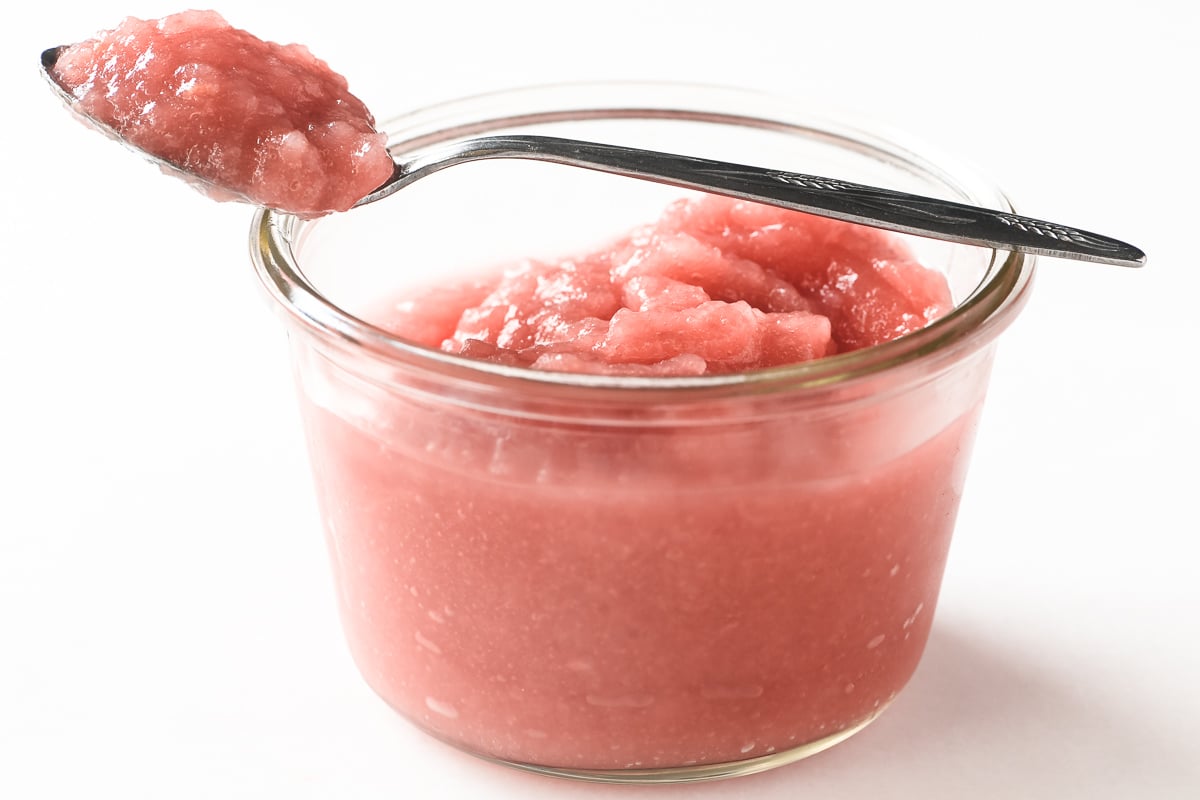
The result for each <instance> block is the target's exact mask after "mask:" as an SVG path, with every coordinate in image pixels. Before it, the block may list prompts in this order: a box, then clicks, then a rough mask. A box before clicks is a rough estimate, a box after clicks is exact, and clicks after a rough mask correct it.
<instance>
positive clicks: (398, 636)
mask: <svg viewBox="0 0 1200 800" xmlns="http://www.w3.org/2000/svg"><path fill="white" fill-rule="evenodd" d="M949 305H950V298H949V294H948V292H947V290H946V284H945V281H944V280H943V279H942V277H941V275H939V274H938V273H935V272H930V271H928V270H925V269H924V268H923V267H921V266H920V265H919V264H918V263H917V262H916V261H914V260H913V258H912V256H911V254H910V253H909V252H908V251H907V250H906V248H905V247H904V246H903V245H902V244H901V243H900V242H899V241H898V240H897V239H896V238H894V237H891V236H888V235H885V234H881V233H878V232H875V231H873V230H870V229H864V228H861V227H857V226H851V225H846V224H843V223H836V222H830V221H827V220H823V219H817V218H813V217H808V216H806V215H801V214H796V213H793V212H785V211H780V210H778V209H774V208H766V207H762V206H755V205H749V204H745V203H737V202H732V201H729V200H724V199H719V198H706V199H703V200H700V201H696V202H681V203H680V204H677V205H675V206H672V207H671V208H670V209H669V210H668V211H667V212H666V213H665V215H664V216H663V217H662V219H661V220H659V222H658V223H657V224H656V225H654V226H650V227H647V228H645V229H642V230H639V231H636V232H634V233H633V234H632V235H630V236H628V237H625V238H623V239H621V240H620V241H618V242H617V243H616V244H615V245H614V246H613V247H612V248H609V249H607V250H604V251H602V252H597V253H592V254H589V255H585V256H582V257H579V258H572V259H567V260H564V261H561V262H559V263H544V264H532V263H530V264H522V265H520V266H518V267H516V268H514V269H511V270H508V271H506V272H505V273H504V274H503V275H499V276H495V277H494V278H491V279H488V280H484V281H481V282H479V283H477V284H472V285H470V286H466V287H460V288H456V289H435V290H431V291H430V292H428V293H425V294H420V295H417V296H416V297H410V298H408V299H407V300H403V301H401V302H398V303H394V304H389V305H388V307H387V308H386V309H385V310H384V311H382V312H380V313H378V314H376V315H375V316H374V321H375V322H376V323H377V324H379V325H381V326H383V327H385V328H388V329H390V330H391V331H393V332H394V333H397V334H400V335H403V336H406V337H409V338H413V339H416V340H419V341H421V342H423V343H425V344H426V345H429V346H436V347H441V348H443V349H445V350H449V351H452V352H455V353H464V354H467V355H470V356H478V357H481V358H486V359H490V360H497V361H500V362H503V363H510V364H516V365H529V366H533V367H544V368H547V369H569V370H581V371H585V372H600V373H611V372H616V373H622V374H629V373H632V374H635V375H643V374H669V375H691V374H699V373H705V372H715V373H722V372H729V371H732V370H746V369H753V368H756V367H764V366H774V365H778V364H781V363H787V362H792V361H802V360H806V359H811V358H816V357H820V356H824V355H826V354H829V353H834V352H844V351H848V350H852V349H856V348H862V347H866V346H870V345H873V344H877V343H879V342H882V341H885V340H887V339H890V338H893V337H896V336H898V335H901V334H904V333H906V332H908V331H912V330H914V329H916V328H919V327H921V326H923V325H925V324H926V323H927V322H928V321H929V320H930V319H932V318H935V317H937V316H938V315H939V314H941V313H943V312H945V311H946V310H947V309H948V308H949ZM298 353H299V354H300V358H301V361H300V365H299V370H298V374H299V375H300V383H301V390H302V397H303V398H304V400H303V409H304V417H305V421H306V428H307V434H308V437H309V442H310V447H311V451H312V456H313V464H314V470H315V473H316V479H317V480H316V484H317V487H318V495H319V499H320V503H321V506H322V509H323V515H324V518H325V520H326V526H327V533H328V537H329V542H330V550H331V553H332V556H333V561H334V565H335V572H336V574H337V577H338V585H339V594H340V600H341V607H342V614H343V618H344V620H345V628H346V631H347V635H348V639H349V641H350V645H351V648H352V651H353V653H354V655H355V658H356V660H357V662H358V664H359V665H360V667H361V669H362V671H363V674H364V675H365V677H366V679H367V680H368V681H369V683H370V684H371V685H372V686H373V687H374V688H375V690H376V691H377V692H378V693H379V694H380V695H381V696H382V697H383V698H385V699H386V700H387V701H388V702H389V703H391V704H392V705H393V706H394V707H396V708H397V709H399V710H400V711H401V712H403V713H404V714H405V715H406V716H408V717H409V718H411V719H412V720H414V721H416V722H417V723H418V724H419V725H421V726H423V727H424V728H426V729H428V730H430V731H431V732H433V733H434V734H436V735H438V736H440V737H442V738H444V739H446V740H448V741H451V742H454V743H456V744H458V745H461V746H463V747H465V748H467V749H470V750H473V751H476V752H481V753H483V754H486V755H488V756H492V757H496V758H501V759H506V760H510V761H515V762H523V763H531V764H541V765H550V766H553V767H559V768H568V769H583V770H587V769H640V768H657V767H680V766H688V765H698V764H713V763H722V762H730V761H739V760H744V759H751V758H755V757H760V756H770V755H773V754H782V753H785V752H786V751H789V750H793V749H795V748H803V747H804V746H806V745H809V744H810V743H813V742H821V741H822V740H826V741H827V740H828V739H829V737H836V736H837V735H838V734H839V733H840V732H843V731H846V730H849V729H853V728H854V727H855V726H857V725H859V724H861V723H863V722H865V721H866V720H868V719H870V718H871V717H872V716H874V715H875V714H877V713H878V712H879V711H881V710H882V709H883V708H884V707H885V706H886V705H887V703H888V702H889V700H891V698H892V697H893V696H894V695H895V694H896V692H897V691H899V689H900V688H901V687H902V686H903V685H904V683H905V682H906V681H907V680H908V678H909V677H910V675H911V674H912V672H913V670H914V669H915V667H916V664H917V661H918V659H919V657H920V654H921V651H922V648H923V646H924V643H925V640H926V637H927V634H928V631H929V625H930V621H931V619H932V616H933V610H934V606H935V603H936V598H937V592H938V587H939V584H940V579H941V573H942V568H943V565H944V562H945V558H946V552H947V547H948V544H949V537H950V533H951V529H952V527H953V519H954V515H955V511H956V508H957V504H958V499H959V491H960V489H961V486H962V479H963V472H964V469H965V464H966V458H967V451H968V449H969V443H970V440H971V435H972V432H973V429H974V423H975V419H976V414H977V410H978V406H979V401H980V399H981V396H982V394H981V393H982V386H983V381H984V379H985V377H986V364H985V363H984V360H982V359H976V360H974V361H973V364H974V365H973V366H971V367H964V368H963V372H962V374H961V375H959V377H958V378H957V379H956V382H955V384H954V385H955V386H956V387H958V388H957V389H954V390H948V387H947V385H946V384H945V383H944V382H939V381H928V380H911V381H910V380H908V379H897V378H896V377H894V376H890V377H886V378H884V377H878V378H876V379H873V380H875V381H877V382H876V383H871V382H870V381H868V382H867V383H866V384H859V385H857V386H856V387H855V388H853V389H850V388H846V387H834V388H831V389H829V390H828V392H827V393H826V394H821V392H820V391H817V392H816V394H814V395H812V396H810V397H808V398H807V399H806V400H803V401H796V400H795V399H794V398H789V397H787V396H786V395H779V396H776V395H773V394H772V393H770V392H768V393H766V394H765V395H764V396H762V397H761V398H744V404H743V405H738V404H731V403H729V402H726V401H722V400H720V399H719V398H718V399H713V400H711V401H703V400H696V401H695V402H694V403H692V404H690V405H685V406H684V407H683V410H680V409H679V408H678V407H676V406H671V405H669V404H668V405H667V406H660V405H657V404H656V402H655V401H654V400H653V399H652V395H650V396H645V397H643V396H641V395H637V393H636V392H634V396H626V397H625V398H624V400H620V399H619V398H610V400H611V401H612V405H610V406H607V407H604V408H602V409H601V410H599V411H595V412H594V414H595V416H591V415H589V414H585V413H583V412H580V411H578V410H577V409H575V410H572V409H571V408H570V407H569V406H566V405H563V406H559V405H556V404H555V401H553V400H542V401H539V402H538V403H537V404H533V403H532V401H528V403H527V398H524V397H522V396H521V395H520V394H512V395H509V396H506V398H504V399H503V400H502V401H501V402H500V403H499V405H496V403H495V402H494V401H491V400H486V399H485V400H483V401H478V400H477V399H472V397H468V396H467V395H462V396H461V398H456V395H455V393H456V392H458V391H461V390H460V389H458V388H455V387H454V386H449V387H448V390H447V394H446V395H445V396H443V397H440V398H437V399H434V398H433V397H431V396H430V395H429V394H428V393H427V392H426V391H423V390H420V389H417V388H415V385H414V387H408V386H406V385H404V381H400V382H399V383H397V384H394V385H392V386H391V387H390V388H389V387H387V386H384V385H381V384H380V383H378V382H376V381H371V380H367V381H364V380H362V379H361V378H359V377H355V376H354V375H353V374H352V373H353V368H351V370H350V371H349V372H347V371H343V368H342V367H340V366H335V365H334V364H333V363H331V361H330V360H329V359H327V358H326V357H324V356H322V355H320V354H316V353H315V352H313V351H306V350H304V349H303V348H301V349H299V350H298ZM514 391H515V390H514ZM885 396H886V400H882V401H881V400H880V399H879V398H881V397H885ZM947 409H949V415H948V416H947Z"/></svg>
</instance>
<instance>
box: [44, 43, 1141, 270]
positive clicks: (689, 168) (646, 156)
mask: <svg viewBox="0 0 1200 800" xmlns="http://www.w3.org/2000/svg"><path fill="white" fill-rule="evenodd" d="M62 49H63V48H62V47H52V48H50V49H48V50H46V51H45V52H43V53H42V75H43V76H44V77H45V78H46V80H47V81H49V83H50V85H51V87H52V88H53V89H54V90H55V91H56V92H57V94H58V95H59V97H60V98H61V99H62V100H63V102H64V103H66V104H67V106H68V107H69V108H70V109H71V110H72V111H74V112H75V113H76V114H77V115H79V116H82V117H84V119H85V121H88V122H90V123H91V124H92V125H93V126H94V127H96V128H98V129H100V130H101V131H103V132H105V133H107V134H108V135H110V136H112V137H114V138H116V139H118V140H120V141H122V142H123V143H125V144H126V145H127V146H129V147H131V148H132V149H135V150H138V151H139V152H140V153H142V155H144V156H145V157H147V158H149V159H150V160H151V161H153V162H154V163H156V164H158V165H159V166H161V167H163V168H164V169H165V170H166V171H168V172H171V173H173V174H176V175H178V176H180V177H183V178H184V179H186V180H188V181H190V182H192V183H199V184H207V185H208V186H209V187H212V184H211V183H210V182H208V181H206V180H204V179H203V178H200V177H199V176H197V175H195V174H193V173H190V172H187V171H185V170H182V169H180V168H179V167H178V165H176V164H172V163H170V162H166V161H163V160H162V159H160V158H158V157H156V156H154V155H152V154H150V153H146V152H145V151H143V150H139V149H138V148H137V147H135V146H133V145H131V144H129V142H127V141H125V140H124V139H122V138H121V136H120V134H119V133H118V132H117V131H114V130H112V129H111V128H110V127H108V126H107V125H105V124H104V123H102V122H100V121H98V120H96V119H94V118H91V117H88V116H86V115H84V114H82V112H80V111H79V109H78V107H77V105H76V102H75V97H74V96H73V95H72V94H71V93H70V92H69V91H67V90H66V89H65V88H64V87H63V86H61V85H60V84H59V83H58V82H57V81H56V80H55V79H54V76H53V74H52V73H51V71H50V70H51V68H52V67H53V66H54V64H55V62H56V61H57V60H58V56H59V53H60V52H61V51H62ZM491 158H523V159H533V160H537V161H548V162H552V163H556V164H564V165H568V166H574V167H584V168H586V169H593V170H598V171H601V172H608V173H612V174H616V175H624V176H627V177H631V178H639V179H642V180H649V181H654V182H657V183H665V184H669V185H673V186H680V187H683V188H687V189H696V190H699V191H703V192H712V193H715V194H723V195H728V196H731V197H736V198H740V199H743V200H750V201H754V202H758V203H767V204H770V205H775V206H781V207H783V208H790V209H793V210H796V211H804V212H807V213H810V214H817V215H820V216H824V217H831V218H833V219H839V220H844V221H846V222H856V223H860V224H863V225H870V226H873V227H876V228H883V229H886V230H890V231H897V232H900V233H910V234H915V235H917V236H925V237H929V238H933V239H942V240H945V241H950V242H958V243H960V244H968V245H978V246H981V247H991V248H996V249H999V250H1011V251H1016V252H1021V253H1031V254H1034V255H1040V256H1050V257H1053V258H1065V259H1072V260H1076V261H1091V262H1096V263H1100V264H1114V265H1117V266H1123V267H1140V266H1143V265H1144V264H1145V263H1146V254H1145V253H1143V252H1142V251H1141V250H1139V249H1138V248H1136V247H1134V246H1132V245H1130V244H1126V243H1124V242H1121V241H1118V240H1116V239H1112V238H1109V237H1107V236H1101V235H1099V234H1095V233H1089V232H1088V231H1082V230H1079V229H1077V228H1071V227H1068V226H1066V225H1060V224H1058V223H1053V222H1046V221H1043V220H1038V219H1032V218H1030V217H1024V216H1019V215H1017V214H1010V213H1007V212H1002V211H994V210H991V209H987V208H981V207H979V206H972V205H967V204H964V203H955V202H951V201H948V200H941V199H938V198H933V197H923V196H921V195H915V194H909V193H907V192H898V191H894V190H891V189H881V188H878V187H873V186H865V185H862V184H857V183H849V182H847V181H842V180H838V179H835V178H823V177H820V176H816V175H804V174H801V173H795V172H785V171H782V170H774V169H764V168H761V167H752V166H746V165H742V164H731V163H728V162H724V161H713V160H710V159H705V158H694V157H692V156H682V155H673V154H670V153H660V152H656V151H652V150H639V149H636V148H632V147H622V146H617V145H611V144H599V143H596V142H583V141H578V140H574V139H561V138H556V137H550V136H484V137H479V138H473V139H464V140H459V141H454V142H450V143H448V144H446V145H443V146H440V147H436V148H431V149H427V150H424V151H422V152H421V153H420V154H418V155H416V156H414V157H412V158H409V159H406V160H400V161H397V163H396V169H395V172H394V173H393V174H392V177H391V178H389V179H388V180H387V181H385V182H384V183H383V185H382V186H380V187H379V188H378V189H376V190H375V191H373V192H371V193H370V194H368V195H367V196H366V197H364V198H363V199H362V200H360V201H359V202H358V203H357V204H356V206H362V205H365V204H367V203H374V202H376V201H378V200H382V199H383V198H385V197H388V196H390V195H392V194H394V193H395V192H397V191H399V190H400V189H403V188H404V187H405V186H408V185H409V184H411V183H413V182H414V181H417V180H420V179H421V178H424V177H426V176H428V175H431V174H433V173H434V172H437V171H439V170H442V169H445V168H447V167H452V166H454V165H456V164H464V163H467V162H470V161H480V160H483V159H491ZM215 188H216V189H217V190H219V191H223V192H224V193H225V194H226V195H229V194H230V192H229V190H228V188H227V187H220V186H217V187H215Z"/></svg>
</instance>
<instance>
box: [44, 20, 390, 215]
mask: <svg viewBox="0 0 1200 800" xmlns="http://www.w3.org/2000/svg"><path fill="white" fill-rule="evenodd" d="M53 74H54V77H55V79H56V80H57V81H58V82H59V83H60V85H62V86H64V87H65V88H67V90H68V91H69V92H70V93H71V94H72V95H73V96H74V97H75V98H76V103H77V107H78V110H79V111H80V112H82V113H83V114H84V115H86V116H87V117H90V118H92V119H94V120H96V121H98V122H100V123H102V124H103V125H105V126H107V127H108V128H109V129H111V130H112V131H113V132H114V133H115V134H116V135H117V136H119V137H120V138H121V139H123V140H125V141H127V142H129V143H130V144H132V145H135V146H137V147H139V148H141V149H142V150H144V151H146V152H148V153H150V154H152V155H154V156H157V157H158V158H160V159H162V160H164V161H166V162H168V163H170V164H172V165H174V166H177V167H179V168H180V169H182V170H183V171H185V172H188V173H192V174H194V175H196V176H198V177H200V178H202V179H203V180H204V181H207V182H208V184H210V185H211V187H214V188H213V192H212V193H213V196H214V197H218V198H219V199H232V198H237V199H244V200H248V201H250V202H252V203H256V204H259V205H263V206H267V207H270V208H277V209H283V210H287V211H292V212H294V213H297V214H310V215H311V214H321V213H325V212H329V211H344V210H346V209H348V208H350V207H351V206H353V205H354V203H355V202H357V201H358V200H359V199H361V198H362V197H363V196H365V195H366V194H368V193H369V192H371V191H372V190H373V189H375V188H377V187H378V186H379V185H380V184H381V183H383V182H384V181H385V180H386V179H387V178H388V177H389V176H390V175H391V174H392V169H393V167H392V160H391V157H390V156H389V155H388V152H387V137H386V135H384V134H382V133H378V132H377V131H376V130H375V125H374V120H373V118H372V116H371V114H370V112H369V111H368V110H367V107H366V106H365V105H363V103H362V101H360V100H359V99H358V98H356V97H355V96H354V95H352V94H350V92H349V91H348V89H347V83H346V80H345V78H343V77H342V76H340V75H338V74H336V73H334V72H333V71H331V70H330V68H329V66H328V65H327V64H326V63H325V62H324V61H321V60H320V59H318V58H316V57H314V56H313V55H312V53H310V52H309V51H308V49H307V48H305V47H303V46H302V45H296V44H290V45H279V44H274V43H271V42H264V41H262V40H261V39H258V38H255V37H254V36H252V35H251V34H249V33H246V32H245V31H242V30H237V29H235V28H233V27H231V26H230V25H229V24H228V23H227V22H226V21H225V20H224V19H223V18H222V17H221V16H220V15H219V14H217V13H216V12H212V11H186V12H182V13H179V14H174V15H171V16H168V17H164V18H163V19H161V20H157V21H154V20H150V21H145V20H140V19H135V18H133V17H129V18H126V19H125V20H124V21H123V22H122V23H121V24H120V26H119V27H117V28H116V29H114V30H111V31H106V32H104V33H102V34H100V35H99V36H98V37H97V38H94V39H89V40H87V41H84V42H80V43H78V44H75V45H72V46H70V47H68V48H66V49H65V50H64V51H63V52H62V53H60V54H59V57H58V60H57V63H56V64H55V66H54V68H53Z"/></svg>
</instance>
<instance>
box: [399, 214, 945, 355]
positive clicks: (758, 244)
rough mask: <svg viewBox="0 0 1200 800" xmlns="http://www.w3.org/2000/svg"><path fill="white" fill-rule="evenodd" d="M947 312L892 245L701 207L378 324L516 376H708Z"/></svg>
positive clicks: (828, 227)
mask: <svg viewBox="0 0 1200 800" xmlns="http://www.w3.org/2000/svg"><path fill="white" fill-rule="evenodd" d="M951 307H952V300H951V298H950V291H949V288H948V286H947V284H946V280H945V278H944V277H943V276H942V275H941V273H938V272H935V271H933V270H929V269H926V268H925V267H924V266H922V265H921V264H920V263H919V262H918V261H917V260H916V259H915V258H914V256H913V254H912V253H911V252H910V251H909V249H908V248H907V247H906V246H905V245H904V244H903V243H902V242H901V241H900V240H899V239H898V238H896V237H894V236H891V235H889V234H886V233H884V232H882V231H878V230H874V229H870V228H864V227H862V226H857V225H848V224H846V223H842V222H837V221H835V220H829V219H824V218H821V217H815V216H812V215H808V214H800V213H797V212H794V211H788V210H785V209H780V208H776V207H773V206H765V205H760V204H756V203H747V202H741V201H734V200H730V199H726V198H723V197H718V196H714V195H706V196H704V197H703V198H701V199H699V200H689V201H679V202H678V203H676V204H674V205H672V206H671V207H669V208H668V209H667V210H666V212H665V213H664V214H663V215H662V217H661V218H660V219H659V220H658V221H657V223H655V224H653V225H648V226H646V227H643V228H640V229H638V230H636V231H633V232H632V233H631V234H629V235H628V236H626V237H623V238H621V239H620V240H618V241H616V242H614V243H613V244H612V246H610V247H608V248H605V249H602V250H599V251H597V252H593V253H585V254H583V255H581V256H578V257H573V258H568V259H563V260H561V261H558V262H556V263H537V262H526V263H523V264H519V265H516V266H514V267H513V268H511V269H509V270H507V271H505V272H503V274H501V275H498V276H496V277H494V278H492V279H488V280H483V281H479V282H476V283H472V284H469V285H466V286H460V287H454V288H449V289H447V288H438V289H436V290H434V291H432V292H430V293H429V294H428V295H424V296H416V297H410V298H405V299H404V300H402V301H400V302H399V303H397V304H396V305H395V307H394V309H387V310H385V311H383V312H382V316H381V317H380V319H379V320H378V321H379V322H380V324H382V325H383V326H384V327H386V328H388V329H389V330H391V331H392V332H394V333H397V334H399V335H401V336H405V337H407V338H410V339H415V340H416V341H419V342H422V343H423V344H427V345H430V346H436V347H441V348H442V349H443V350H446V351H449V352H452V353H458V354H462V355H467V356H471V357H474V358H483V359H488V360H493V361H498V362H501V363H507V364H512V365H517V366H528V367H533V368H535V369H547V370H558V371H563V372H588V373H609V374H633V375H639V374H642V375H702V374H716V373H726V372H737V371H742V370H747V369H755V368H762V367H771V366H778V365H781V364H792V363H798V362H802V361H809V360H812V359H814V358H820V357H822V356H826V355H833V354H835V353H841V352H847V351H850V350H856V349H859V348H861V347H869V346H871V345H876V344H880V343H882V342H886V341H889V340H891V339H895V338H896V337H898V336H901V335H903V334H906V333H911V332H912V331H914V330H917V329H919V328H922V327H924V326H925V325H927V324H928V323H929V322H931V321H932V320H934V319H936V318H938V317H939V316H941V315H942V314H944V313H946V312H947V311H949V310H950V309H951Z"/></svg>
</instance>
